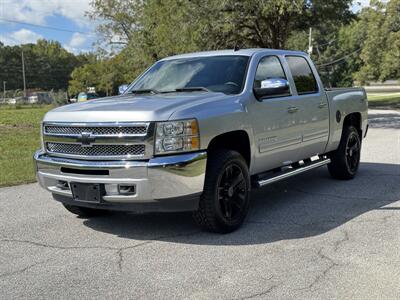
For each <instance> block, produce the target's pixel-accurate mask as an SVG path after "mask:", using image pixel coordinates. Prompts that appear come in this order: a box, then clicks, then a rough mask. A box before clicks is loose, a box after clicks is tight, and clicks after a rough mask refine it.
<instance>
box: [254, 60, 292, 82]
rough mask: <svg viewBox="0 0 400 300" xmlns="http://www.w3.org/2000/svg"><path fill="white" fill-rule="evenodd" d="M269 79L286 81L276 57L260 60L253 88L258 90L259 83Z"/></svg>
mask: <svg viewBox="0 0 400 300" xmlns="http://www.w3.org/2000/svg"><path fill="white" fill-rule="evenodd" d="M271 78H282V79H286V75H285V72H284V71H283V68H282V65H281V63H280V61H279V58H278V57H276V56H266V57H264V58H262V59H261V60H260V62H259V64H258V67H257V72H256V77H255V79H254V87H255V88H260V87H261V81H263V80H266V79H271Z"/></svg>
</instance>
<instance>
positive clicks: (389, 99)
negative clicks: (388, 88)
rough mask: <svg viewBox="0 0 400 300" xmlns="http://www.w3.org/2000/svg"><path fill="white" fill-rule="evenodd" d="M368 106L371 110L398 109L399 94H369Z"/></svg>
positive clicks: (399, 105) (399, 107) (399, 102)
mask: <svg viewBox="0 0 400 300" xmlns="http://www.w3.org/2000/svg"><path fill="white" fill-rule="evenodd" d="M368 104H369V106H370V107H371V108H394V109H400V93H382V94H376V93H369V94H368Z"/></svg>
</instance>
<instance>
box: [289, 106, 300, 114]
mask: <svg viewBox="0 0 400 300" xmlns="http://www.w3.org/2000/svg"><path fill="white" fill-rule="evenodd" d="M298 110H299V109H298V108H297V107H296V106H290V107H289V108H288V112H289V113H290V114H293V113H295V112H297V111H298Z"/></svg>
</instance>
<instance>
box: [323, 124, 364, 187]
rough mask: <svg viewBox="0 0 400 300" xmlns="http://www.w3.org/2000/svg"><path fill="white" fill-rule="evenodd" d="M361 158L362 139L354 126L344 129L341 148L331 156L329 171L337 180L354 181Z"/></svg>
mask: <svg viewBox="0 0 400 300" xmlns="http://www.w3.org/2000/svg"><path fill="white" fill-rule="evenodd" d="M360 156H361V138H360V135H359V133H358V131H357V129H356V128H355V127H354V126H348V127H345V128H343V133H342V138H341V140H340V144H339V148H338V149H337V150H336V151H334V152H332V153H331V154H330V155H329V158H330V159H331V163H330V164H329V165H328V170H329V173H330V174H331V176H332V177H333V178H335V179H342V180H349V179H353V178H354V177H355V176H356V174H357V170H358V166H359V164H360Z"/></svg>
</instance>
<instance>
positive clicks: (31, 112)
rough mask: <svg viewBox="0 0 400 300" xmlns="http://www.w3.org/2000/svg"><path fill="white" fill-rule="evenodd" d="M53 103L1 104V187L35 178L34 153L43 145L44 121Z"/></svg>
mask: <svg viewBox="0 0 400 300" xmlns="http://www.w3.org/2000/svg"><path fill="white" fill-rule="evenodd" d="M51 108H52V106H37V105H36V106H33V105H32V106H30V105H21V106H8V105H7V106H5V105H4V106H0V140H1V143H0V186H8V185H15V184H22V183H28V182H34V181H35V172H34V168H33V161H32V155H33V153H34V152H35V150H37V149H39V148H40V122H41V121H42V119H43V116H44V114H45V113H46V112H47V111H48V110H50V109H51Z"/></svg>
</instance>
